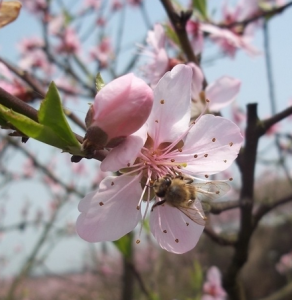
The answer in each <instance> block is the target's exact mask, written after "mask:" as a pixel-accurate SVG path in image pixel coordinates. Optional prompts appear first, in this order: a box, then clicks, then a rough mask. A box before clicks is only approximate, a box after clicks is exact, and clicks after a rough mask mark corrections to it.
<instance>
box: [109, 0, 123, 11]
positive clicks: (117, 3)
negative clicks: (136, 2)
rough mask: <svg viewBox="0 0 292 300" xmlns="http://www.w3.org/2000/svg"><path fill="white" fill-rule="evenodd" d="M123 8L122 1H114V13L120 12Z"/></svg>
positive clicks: (112, 4) (112, 5) (112, 6)
mask: <svg viewBox="0 0 292 300" xmlns="http://www.w3.org/2000/svg"><path fill="white" fill-rule="evenodd" d="M122 7H123V3H122V2H121V1H120V0H112V3H111V8H112V10H113V11H118V10H120V9H121V8H122Z"/></svg>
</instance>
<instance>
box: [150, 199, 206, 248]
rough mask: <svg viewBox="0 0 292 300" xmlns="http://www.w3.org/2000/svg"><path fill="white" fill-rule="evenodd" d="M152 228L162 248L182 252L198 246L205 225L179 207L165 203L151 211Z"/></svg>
mask: <svg viewBox="0 0 292 300" xmlns="http://www.w3.org/2000/svg"><path fill="white" fill-rule="evenodd" d="M150 230H151V232H152V234H153V235H154V237H155V238H156V240H157V242H158V244H159V245H160V247H161V248H163V249H165V250H167V251H169V252H173V253H177V254H182V253H185V252H187V251H190V250H191V249H193V248H194V247H195V246H196V244H197V242H198V240H199V238H200V236H201V234H202V232H203V230H204V226H202V225H198V224H197V223H195V222H193V221H192V220H191V219H190V218H188V217H187V216H186V215H185V214H183V213H182V212H181V211H180V210H178V209H177V208H175V207H172V206H169V205H167V204H164V205H160V206H156V207H155V208H154V210H153V211H152V212H151V213H150Z"/></svg>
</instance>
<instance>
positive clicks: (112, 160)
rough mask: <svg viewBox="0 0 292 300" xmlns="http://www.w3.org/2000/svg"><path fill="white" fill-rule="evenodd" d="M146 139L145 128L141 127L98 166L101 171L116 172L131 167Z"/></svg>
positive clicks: (144, 126)
mask: <svg viewBox="0 0 292 300" xmlns="http://www.w3.org/2000/svg"><path fill="white" fill-rule="evenodd" d="M146 139H147V126H146V125H143V126H142V127H141V128H140V129H139V130H138V131H136V132H135V133H133V134H131V135H130V136H128V137H127V138H126V140H125V141H124V142H122V143H121V144H120V145H118V146H116V147H115V148H113V149H112V150H111V152H110V153H109V154H108V155H107V156H106V158H105V159H104V160H103V161H102V163H101V164H100V169H101V170H102V171H104V172H105V171H113V172H114V171H118V170H120V169H122V168H126V167H129V166H131V165H132V164H133V163H134V161H135V160H136V158H137V156H138V153H139V152H140V150H141V148H142V147H143V145H144V143H145V141H146Z"/></svg>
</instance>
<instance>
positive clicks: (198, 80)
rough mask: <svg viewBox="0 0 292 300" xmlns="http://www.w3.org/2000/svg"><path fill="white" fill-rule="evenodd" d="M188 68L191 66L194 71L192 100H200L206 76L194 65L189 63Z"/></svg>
mask: <svg viewBox="0 0 292 300" xmlns="http://www.w3.org/2000/svg"><path fill="white" fill-rule="evenodd" d="M188 66H190V67H191V68H192V70H193V80H192V99H194V100H199V99H200V98H199V94H200V92H201V91H202V88H203V80H204V74H203V72H202V70H201V69H200V68H199V67H198V66H197V65H195V64H194V63H189V64H188Z"/></svg>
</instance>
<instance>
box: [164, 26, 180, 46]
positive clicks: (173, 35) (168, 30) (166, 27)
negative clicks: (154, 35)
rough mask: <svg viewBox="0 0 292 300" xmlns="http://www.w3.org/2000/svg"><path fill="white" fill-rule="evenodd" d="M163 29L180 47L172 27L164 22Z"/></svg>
mask: <svg viewBox="0 0 292 300" xmlns="http://www.w3.org/2000/svg"><path fill="white" fill-rule="evenodd" d="M164 30H165V34H166V36H167V37H168V38H169V39H170V40H172V41H173V42H174V43H175V44H176V45H177V46H178V47H180V42H179V39H178V37H177V35H176V33H175V31H174V30H173V28H172V27H171V26H170V25H168V24H166V25H164Z"/></svg>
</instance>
